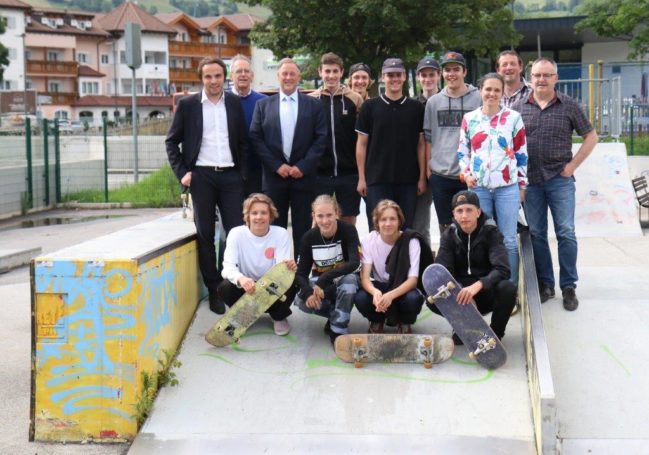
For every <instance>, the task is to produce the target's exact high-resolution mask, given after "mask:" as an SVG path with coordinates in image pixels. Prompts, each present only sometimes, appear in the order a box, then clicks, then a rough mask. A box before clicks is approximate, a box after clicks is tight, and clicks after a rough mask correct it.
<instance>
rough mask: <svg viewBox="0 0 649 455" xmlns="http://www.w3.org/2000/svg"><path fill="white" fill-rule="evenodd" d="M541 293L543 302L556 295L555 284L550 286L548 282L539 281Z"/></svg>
mask: <svg viewBox="0 0 649 455" xmlns="http://www.w3.org/2000/svg"><path fill="white" fill-rule="evenodd" d="M539 295H540V297H541V303H545V302H547V301H548V300H550V299H551V298H553V297H554V295H555V294H554V286H550V285H549V284H547V283H544V282H542V281H541V282H540V283H539Z"/></svg>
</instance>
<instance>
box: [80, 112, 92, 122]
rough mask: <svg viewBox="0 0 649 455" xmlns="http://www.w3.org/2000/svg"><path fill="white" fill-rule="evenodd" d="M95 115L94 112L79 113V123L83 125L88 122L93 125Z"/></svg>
mask: <svg viewBox="0 0 649 455" xmlns="http://www.w3.org/2000/svg"><path fill="white" fill-rule="evenodd" d="M92 118H93V113H92V111H81V112H79V121H80V122H81V123H84V122H88V123H92Z"/></svg>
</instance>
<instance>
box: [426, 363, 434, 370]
mask: <svg viewBox="0 0 649 455" xmlns="http://www.w3.org/2000/svg"><path fill="white" fill-rule="evenodd" d="M424 368H426V369H428V370H430V369H431V368H433V362H424Z"/></svg>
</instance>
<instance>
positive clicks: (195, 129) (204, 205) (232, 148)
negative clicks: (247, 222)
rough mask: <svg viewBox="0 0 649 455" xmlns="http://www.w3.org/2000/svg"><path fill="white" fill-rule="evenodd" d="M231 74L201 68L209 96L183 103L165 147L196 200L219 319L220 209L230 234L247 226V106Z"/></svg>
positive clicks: (220, 67)
mask: <svg viewBox="0 0 649 455" xmlns="http://www.w3.org/2000/svg"><path fill="white" fill-rule="evenodd" d="M226 72H227V69H226V66H225V63H224V62H223V60H221V59H219V58H213V57H206V58H204V59H203V60H202V61H201V62H200V64H199V65H198V75H199V77H200V79H201V81H202V82H203V90H202V91H201V92H200V93H197V94H195V95H191V96H188V97H185V98H182V99H181V100H180V101H179V103H178V106H177V109H176V113H175V114H174V118H173V121H172V123H171V127H170V128H169V132H168V133H167V139H166V141H165V143H166V147H167V155H168V157H169V163H170V164H171V168H172V169H173V171H174V173H175V174H176V176H177V177H178V180H180V183H181V184H182V185H184V186H186V187H189V189H190V192H191V195H192V201H193V204H194V223H195V224H196V233H197V239H198V263H199V267H200V270H201V273H202V275H203V281H204V282H205V286H206V287H207V289H208V290H209V300H210V309H211V310H212V311H214V312H215V313H218V314H223V313H224V312H225V305H224V304H223V302H222V301H221V300H220V299H218V297H217V291H216V289H217V286H218V285H219V283H220V282H221V280H222V277H221V274H220V272H219V271H218V269H217V264H216V250H215V247H214V223H215V221H216V217H215V214H216V208H217V207H218V208H219V212H220V214H221V221H222V222H223V227H224V229H225V232H226V234H227V233H228V232H229V231H230V229H231V228H233V227H235V226H239V225H241V224H243V218H242V216H241V207H242V204H243V183H244V180H245V173H246V164H247V161H246V160H247V154H248V143H247V139H246V123H245V118H244V114H243V108H242V107H241V102H240V100H239V98H238V97H237V96H236V95H234V94H232V93H228V92H224V90H223V85H224V83H225V77H226Z"/></svg>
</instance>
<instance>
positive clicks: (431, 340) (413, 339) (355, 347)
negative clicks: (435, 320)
mask: <svg viewBox="0 0 649 455" xmlns="http://www.w3.org/2000/svg"><path fill="white" fill-rule="evenodd" d="M335 348H336V355H337V356H338V357H339V358H340V359H341V360H342V361H344V362H348V363H352V362H353V363H354V366H355V367H356V368H360V367H362V366H363V364H364V363H367V362H385V363H423V364H424V367H425V368H432V366H433V363H440V362H444V361H445V360H448V359H450V358H451V356H452V355H453V351H454V349H455V345H454V344H453V340H452V339H451V338H449V337H446V336H441V335H406V334H383V333H359V334H350V335H340V336H339V337H338V338H336V343H335Z"/></svg>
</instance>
